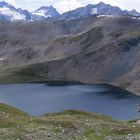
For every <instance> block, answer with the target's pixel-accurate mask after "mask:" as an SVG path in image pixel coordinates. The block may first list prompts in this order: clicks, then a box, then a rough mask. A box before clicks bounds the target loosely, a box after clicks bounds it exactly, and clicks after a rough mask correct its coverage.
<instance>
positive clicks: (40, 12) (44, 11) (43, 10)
mask: <svg viewBox="0 0 140 140" xmlns="http://www.w3.org/2000/svg"><path fill="white" fill-rule="evenodd" d="M32 14H33V15H37V16H42V17H45V18H49V17H58V16H60V14H59V13H58V12H57V11H56V9H55V8H54V7H53V6H42V7H40V8H39V9H37V10H36V11H34V12H33V13H32Z"/></svg>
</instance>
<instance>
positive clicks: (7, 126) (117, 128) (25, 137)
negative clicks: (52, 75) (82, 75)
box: [0, 104, 140, 140]
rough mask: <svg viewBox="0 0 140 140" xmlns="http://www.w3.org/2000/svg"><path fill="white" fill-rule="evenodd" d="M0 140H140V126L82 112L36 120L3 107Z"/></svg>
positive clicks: (57, 114) (42, 117)
mask: <svg viewBox="0 0 140 140" xmlns="http://www.w3.org/2000/svg"><path fill="white" fill-rule="evenodd" d="M0 122H1V123H0V139H1V140H8V139H10V140H15V139H16V140H18V139H22V140H38V139H39V140H60V139H61V140H66V139H71V140H75V139H77V140H81V139H82V140H83V139H86V140H93V139H94V140H110V139H111V140H128V139H132V140H139V138H140V134H139V131H140V125H138V124H136V123H135V121H133V122H120V121H115V120H113V119H112V118H110V117H106V116H102V115H97V114H94V113H86V112H82V111H73V110H70V111H64V112H61V113H54V114H47V115H43V116H40V117H33V116H30V115H28V114H26V113H23V112H21V111H19V110H17V109H15V108H12V107H9V106H7V105H4V104H0Z"/></svg>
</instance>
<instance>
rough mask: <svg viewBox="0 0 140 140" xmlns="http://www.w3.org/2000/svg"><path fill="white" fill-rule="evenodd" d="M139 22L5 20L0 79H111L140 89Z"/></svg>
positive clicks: (0, 41) (104, 18) (118, 19)
mask: <svg viewBox="0 0 140 140" xmlns="http://www.w3.org/2000/svg"><path fill="white" fill-rule="evenodd" d="M139 26H140V20H139V19H137V18H136V19H133V18H132V17H129V16H126V17H125V16H123V17H122V16H116V17H109V16H101V17H98V16H91V17H87V18H82V19H73V20H49V21H38V22H29V23H24V22H23V23H18V22H17V23H1V24H0V31H1V34H0V82H1V83H13V82H14V83H16V82H22V83H23V82H37V81H40V82H41V81H42V82H44V81H46V82H47V81H73V82H81V83H85V84H97V83H107V84H112V85H116V86H119V87H122V88H124V89H126V90H128V91H130V92H133V93H135V94H137V95H139V93H140V88H139V84H140V69H139V65H140V63H139V58H140V31H139Z"/></svg>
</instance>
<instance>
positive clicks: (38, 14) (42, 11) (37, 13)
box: [32, 10, 52, 18]
mask: <svg viewBox="0 0 140 140" xmlns="http://www.w3.org/2000/svg"><path fill="white" fill-rule="evenodd" d="M47 12H48V10H38V11H36V12H33V13H32V14H33V15H37V16H43V17H45V18H49V17H52V15H49V14H48V15H47V14H46V13H47Z"/></svg>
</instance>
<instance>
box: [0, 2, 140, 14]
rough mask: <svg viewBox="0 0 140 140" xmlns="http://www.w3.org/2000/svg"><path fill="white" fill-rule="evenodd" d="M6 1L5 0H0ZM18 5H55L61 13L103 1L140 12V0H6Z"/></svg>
mask: <svg viewBox="0 0 140 140" xmlns="http://www.w3.org/2000/svg"><path fill="white" fill-rule="evenodd" d="M0 1H4V0H0ZM5 1H7V2H9V3H11V4H13V5H14V6H16V7H21V8H25V9H28V10H30V11H33V10H34V9H37V8H39V7H40V6H42V5H43V6H44V5H46V6H49V5H53V6H54V7H55V8H56V9H57V10H58V11H59V12H60V13H63V12H66V11H69V10H72V9H75V8H77V7H81V6H85V5H87V4H95V3H99V2H101V1H103V2H105V3H109V4H111V5H115V6H120V7H121V8H122V9H128V10H132V9H136V10H137V11H139V12H140V0H5Z"/></svg>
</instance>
